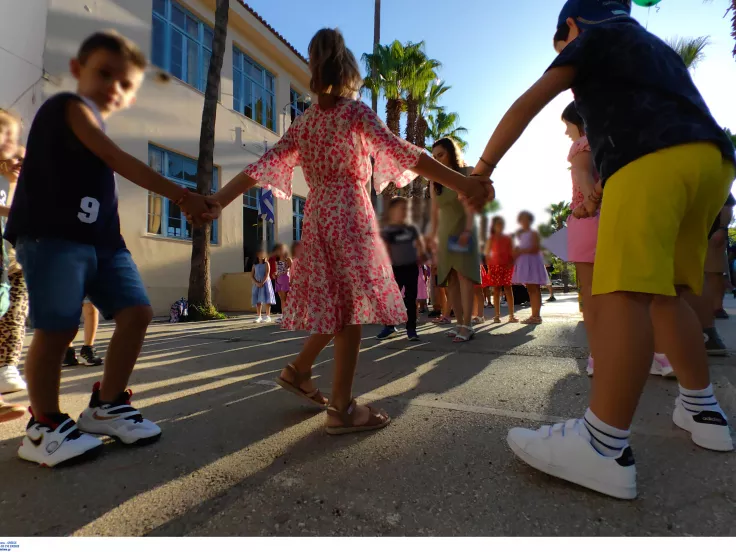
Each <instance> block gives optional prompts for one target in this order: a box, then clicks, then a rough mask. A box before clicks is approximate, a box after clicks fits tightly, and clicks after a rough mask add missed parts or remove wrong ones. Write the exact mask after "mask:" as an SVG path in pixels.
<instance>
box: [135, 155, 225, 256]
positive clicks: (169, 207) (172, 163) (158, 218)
mask: <svg viewBox="0 0 736 552" xmlns="http://www.w3.org/2000/svg"><path fill="white" fill-rule="evenodd" d="M148 165H149V166H150V167H151V168H152V169H153V170H155V171H156V172H157V173H159V174H161V175H163V176H165V177H166V178H168V179H169V180H172V181H173V182H176V183H177V184H179V185H181V186H186V187H187V188H191V189H196V187H197V161H196V160H195V159H190V158H189V157H184V156H183V155H179V154H178V153H173V152H170V151H166V150H164V149H161V148H158V147H156V146H152V145H150V144H149V145H148ZM218 173H219V171H218V169H217V167H215V168H214V169H213V171H212V192H214V191H216V190H217V184H218V178H219V174H218ZM148 233H149V234H155V235H157V236H162V237H165V238H177V239H181V240H191V239H192V226H191V225H190V224H189V223H188V222H187V219H186V217H184V216H183V215H182V212H181V209H179V207H178V206H177V205H175V204H174V203H173V202H172V201H171V200H169V199H168V198H165V197H162V196H160V195H158V194H154V193H153V192H148ZM210 242H211V243H217V221H213V223H212V232H211V233H210Z"/></svg>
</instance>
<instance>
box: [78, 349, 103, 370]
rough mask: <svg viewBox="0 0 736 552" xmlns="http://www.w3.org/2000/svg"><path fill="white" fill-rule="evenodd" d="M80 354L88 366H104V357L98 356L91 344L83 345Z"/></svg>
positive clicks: (83, 362)
mask: <svg viewBox="0 0 736 552" xmlns="http://www.w3.org/2000/svg"><path fill="white" fill-rule="evenodd" d="M79 356H80V357H82V364H85V365H87V366H102V357H99V356H97V351H95V348H94V347H93V346H91V345H82V349H81V350H80V351H79Z"/></svg>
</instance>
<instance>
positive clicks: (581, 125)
mask: <svg viewBox="0 0 736 552" xmlns="http://www.w3.org/2000/svg"><path fill="white" fill-rule="evenodd" d="M562 120H563V121H565V122H568V123H571V124H573V125H575V126H576V127H578V130H579V131H580V136H585V121H583V118H582V117H581V116H580V113H578V110H577V108H576V107H575V102H570V105H568V106H567V107H566V108H565V110H564V111H563V112H562Z"/></svg>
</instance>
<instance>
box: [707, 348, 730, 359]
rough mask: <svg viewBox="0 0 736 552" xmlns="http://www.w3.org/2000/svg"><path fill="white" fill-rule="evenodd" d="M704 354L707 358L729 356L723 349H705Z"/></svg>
mask: <svg viewBox="0 0 736 552" xmlns="http://www.w3.org/2000/svg"><path fill="white" fill-rule="evenodd" d="M705 352H706V353H708V356H714V357H727V356H729V355H728V351H727V350H725V349H723V350H708V349H706V351H705Z"/></svg>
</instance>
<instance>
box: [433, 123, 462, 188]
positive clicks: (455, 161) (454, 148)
mask: <svg viewBox="0 0 736 552" xmlns="http://www.w3.org/2000/svg"><path fill="white" fill-rule="evenodd" d="M434 148H442V149H444V150H445V151H446V152H447V154H448V155H449V156H450V168H451V169H452V170H453V171H455V172H460V169H462V168H463V167H464V166H465V160H464V159H463V152H462V150H461V149H460V146H459V145H458V143H457V142H456V141H455V140H453V139H452V138H450V137H449V136H445V137H444V138H440V139H439V140H437V141H436V142H435V143H434V144H432V149H434ZM434 193H435V194H437V195H440V194H442V184H437V183H436V182H435V183H434Z"/></svg>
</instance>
